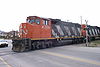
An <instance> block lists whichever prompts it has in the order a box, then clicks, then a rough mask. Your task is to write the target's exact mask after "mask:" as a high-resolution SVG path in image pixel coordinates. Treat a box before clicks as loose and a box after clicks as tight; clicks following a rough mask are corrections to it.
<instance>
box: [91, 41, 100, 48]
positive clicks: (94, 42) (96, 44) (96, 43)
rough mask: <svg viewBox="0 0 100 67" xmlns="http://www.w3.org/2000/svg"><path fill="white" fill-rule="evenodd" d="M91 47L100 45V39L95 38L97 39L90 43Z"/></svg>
mask: <svg viewBox="0 0 100 67" xmlns="http://www.w3.org/2000/svg"><path fill="white" fill-rule="evenodd" d="M89 46H90V47H100V40H95V41H92V42H91V43H90V44H89Z"/></svg>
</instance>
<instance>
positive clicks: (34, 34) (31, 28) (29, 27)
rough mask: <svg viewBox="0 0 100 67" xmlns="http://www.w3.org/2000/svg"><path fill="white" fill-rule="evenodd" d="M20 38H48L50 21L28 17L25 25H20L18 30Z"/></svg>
mask: <svg viewBox="0 0 100 67" xmlns="http://www.w3.org/2000/svg"><path fill="white" fill-rule="evenodd" d="M19 32H20V34H19V35H20V37H21V38H31V39H36V38H50V37H51V21H50V20H49V19H45V18H40V17H37V16H29V17H27V19H26V23H22V24H21V25H20V28H19Z"/></svg>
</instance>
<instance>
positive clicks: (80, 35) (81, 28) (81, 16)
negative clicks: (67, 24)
mask: <svg viewBox="0 0 100 67" xmlns="http://www.w3.org/2000/svg"><path fill="white" fill-rule="evenodd" d="M80 19H81V30H80V36H81V35H82V33H81V32H82V16H80Z"/></svg>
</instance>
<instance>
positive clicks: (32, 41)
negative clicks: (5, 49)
mask: <svg viewBox="0 0 100 67" xmlns="http://www.w3.org/2000/svg"><path fill="white" fill-rule="evenodd" d="M86 30H87V31H88V38H89V41H91V40H94V39H95V38H96V37H100V27H97V26H90V25H87V26H86V25H85V24H82V25H80V24H78V23H72V22H66V21H62V20H60V19H52V18H42V17H38V16H29V17H27V19H26V22H25V23H21V24H20V26H19V36H20V38H19V39H13V40H12V41H13V42H12V45H13V46H12V50H13V51H17V52H23V51H30V50H35V49H44V48H50V47H55V46H62V45H67V44H75V43H83V42H84V41H85V37H86Z"/></svg>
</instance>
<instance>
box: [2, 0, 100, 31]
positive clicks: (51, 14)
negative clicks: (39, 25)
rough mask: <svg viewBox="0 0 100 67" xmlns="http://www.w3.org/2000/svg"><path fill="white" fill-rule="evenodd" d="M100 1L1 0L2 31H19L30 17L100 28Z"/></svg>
mask: <svg viewBox="0 0 100 67" xmlns="http://www.w3.org/2000/svg"><path fill="white" fill-rule="evenodd" d="M99 1H100V0H0V30H2V31H11V30H18V28H19V25H20V23H22V22H25V21H26V17H28V16H40V17H46V18H58V19H62V20H63V21H67V20H69V21H72V22H73V23H81V22H80V16H83V23H85V22H84V20H85V19H86V20H88V24H89V25H94V26H100V2H99Z"/></svg>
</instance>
